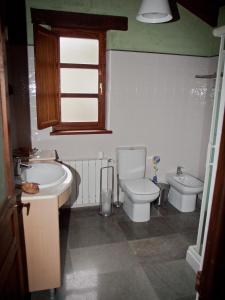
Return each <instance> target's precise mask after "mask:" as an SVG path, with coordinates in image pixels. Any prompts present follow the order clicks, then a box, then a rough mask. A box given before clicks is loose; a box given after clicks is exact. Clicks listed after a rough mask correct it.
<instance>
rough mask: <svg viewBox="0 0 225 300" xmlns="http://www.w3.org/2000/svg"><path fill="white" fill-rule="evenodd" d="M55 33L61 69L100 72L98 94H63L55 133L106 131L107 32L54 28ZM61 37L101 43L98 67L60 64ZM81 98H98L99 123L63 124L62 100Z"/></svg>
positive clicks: (61, 94)
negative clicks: (92, 40) (85, 39)
mask: <svg viewBox="0 0 225 300" xmlns="http://www.w3.org/2000/svg"><path fill="white" fill-rule="evenodd" d="M53 32H54V33H55V34H56V35H57V36H58V55H59V58H58V61H59V68H62V67H63V68H85V69H96V70H98V71H99V72H98V94H85V93H80V94H78V93H61V92H60V98H59V111H60V122H59V123H58V124H57V125H54V126H53V132H55V131H67V130H72V131H73V130H78V131H81V130H105V83H106V78H105V77H106V32H105V31H99V30H92V31H91V30H81V29H79V30H76V29H64V28H54V29H53ZM60 37H71V38H73V37H74V38H89V39H96V40H98V41H99V63H98V65H92V64H69V63H68V64H65V63H63V64H61V63H60ZM62 97H64V98H67V97H70V98H71V97H73V98H76V97H79V98H85V97H88V98H97V99H98V121H97V122H62V121H61V101H62V100H61V98H62Z"/></svg>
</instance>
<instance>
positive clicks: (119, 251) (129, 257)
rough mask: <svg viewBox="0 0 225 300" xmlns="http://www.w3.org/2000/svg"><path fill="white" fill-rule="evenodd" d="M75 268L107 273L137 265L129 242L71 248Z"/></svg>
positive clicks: (76, 269)
mask: <svg viewBox="0 0 225 300" xmlns="http://www.w3.org/2000/svg"><path fill="white" fill-rule="evenodd" d="M70 255H71V259H72V265H73V270H74V271H76V272H79V271H93V270H94V271H95V272H96V273H98V274H99V273H107V272H115V271H121V270H127V269H130V268H133V267H134V266H136V265H137V259H136V257H135V256H134V255H133V254H132V252H131V249H130V248H129V246H128V243H127V242H123V243H115V244H107V245H102V246H93V247H86V248H77V249H73V250H70Z"/></svg>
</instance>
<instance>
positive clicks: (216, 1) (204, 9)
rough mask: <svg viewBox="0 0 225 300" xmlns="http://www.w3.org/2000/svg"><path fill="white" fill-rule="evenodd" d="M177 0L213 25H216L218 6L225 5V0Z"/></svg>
mask: <svg viewBox="0 0 225 300" xmlns="http://www.w3.org/2000/svg"><path fill="white" fill-rule="evenodd" d="M177 2H178V3H179V4H181V5H182V6H183V7H185V8H186V9H188V10H189V11H191V12H192V13H193V14H195V15H196V16H198V17H199V18H201V19H202V20H203V21H205V22H206V23H208V24H209V25H211V26H213V27H215V26H217V21H218V15H219V9H220V7H221V6H223V5H225V0H177Z"/></svg>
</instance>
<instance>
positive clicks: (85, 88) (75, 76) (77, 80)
mask: <svg viewBox="0 0 225 300" xmlns="http://www.w3.org/2000/svg"><path fill="white" fill-rule="evenodd" d="M61 93H92V94H97V93H98V70H92V69H65V68H61Z"/></svg>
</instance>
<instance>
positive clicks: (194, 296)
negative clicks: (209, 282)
mask: <svg viewBox="0 0 225 300" xmlns="http://www.w3.org/2000/svg"><path fill="white" fill-rule="evenodd" d="M195 299H196V295H192V296H188V297H181V298H177V299H176V300H195Z"/></svg>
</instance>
